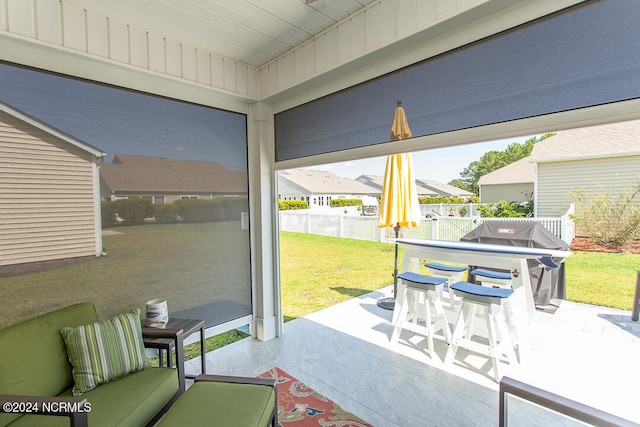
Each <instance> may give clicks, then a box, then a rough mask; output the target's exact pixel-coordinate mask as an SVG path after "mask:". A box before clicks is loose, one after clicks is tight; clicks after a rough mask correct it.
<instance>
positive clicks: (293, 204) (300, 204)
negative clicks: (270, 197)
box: [278, 200, 309, 211]
mask: <svg viewBox="0 0 640 427" xmlns="http://www.w3.org/2000/svg"><path fill="white" fill-rule="evenodd" d="M297 209H309V203H308V202H305V201H303V200H278V210H281V211H289V210H297Z"/></svg>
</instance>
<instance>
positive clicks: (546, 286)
mask: <svg viewBox="0 0 640 427" xmlns="http://www.w3.org/2000/svg"><path fill="white" fill-rule="evenodd" d="M460 241H463V242H477V243H493V244H499V245H509V246H525V247H530V248H540V249H557V250H562V251H566V250H567V249H568V248H569V245H568V244H567V243H566V242H564V241H563V240H562V239H560V238H559V237H557V236H555V235H554V234H553V233H551V232H550V231H549V230H547V229H546V228H545V227H544V226H543V225H542V224H540V223H539V222H524V221H522V222H520V221H487V222H485V223H483V224H481V225H479V226H478V227H476V228H474V229H473V230H471V231H470V232H469V233H467V234H466V235H464V236H462V237H461V238H460ZM528 265H529V275H530V276H531V289H532V290H533V300H534V302H535V304H536V305H537V306H546V305H549V303H550V301H551V299H552V298H553V299H556V298H557V299H565V296H566V282H565V274H564V263H560V266H559V267H558V268H550V267H548V266H546V265H544V264H541V263H540V261H538V260H535V259H532V260H528ZM476 267H482V266H471V268H470V270H473V269H474V268H476ZM482 268H485V267H482ZM493 270H495V269H493ZM505 271H506V270H505ZM469 281H470V282H472V283H473V282H474V277H473V276H472V275H469Z"/></svg>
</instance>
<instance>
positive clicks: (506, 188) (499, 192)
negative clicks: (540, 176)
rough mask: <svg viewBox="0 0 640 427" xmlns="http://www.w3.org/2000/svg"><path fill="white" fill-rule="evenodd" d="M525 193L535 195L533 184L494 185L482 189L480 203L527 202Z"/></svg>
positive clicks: (484, 186)
mask: <svg viewBox="0 0 640 427" xmlns="http://www.w3.org/2000/svg"><path fill="white" fill-rule="evenodd" d="M525 193H530V194H533V183H531V184H494V185H483V186H481V187H480V203H497V202H499V201H501V200H504V201H507V202H526V201H527V198H526V196H525Z"/></svg>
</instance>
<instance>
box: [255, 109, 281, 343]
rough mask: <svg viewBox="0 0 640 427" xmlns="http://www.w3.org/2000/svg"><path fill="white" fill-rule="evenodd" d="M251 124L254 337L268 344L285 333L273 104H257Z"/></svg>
mask: <svg viewBox="0 0 640 427" xmlns="http://www.w3.org/2000/svg"><path fill="white" fill-rule="evenodd" d="M247 124H248V128H247V133H248V141H249V153H248V154H249V156H248V157H249V210H250V215H251V221H250V222H251V247H252V251H251V255H252V256H251V265H252V283H253V317H254V336H255V337H256V338H257V339H259V340H261V341H267V340H270V339H272V338H275V337H278V336H280V334H281V333H282V316H281V314H280V285H279V259H278V250H277V248H278V226H277V216H276V214H275V213H276V212H277V203H278V201H277V196H276V174H275V169H274V153H275V150H274V132H273V113H272V109H271V105H270V104H266V103H261V102H258V103H255V104H253V105H252V106H251V107H250V109H249V115H248V123H247Z"/></svg>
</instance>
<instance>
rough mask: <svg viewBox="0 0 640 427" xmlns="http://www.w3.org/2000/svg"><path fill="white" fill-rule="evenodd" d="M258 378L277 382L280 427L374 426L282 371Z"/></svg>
mask: <svg viewBox="0 0 640 427" xmlns="http://www.w3.org/2000/svg"><path fill="white" fill-rule="evenodd" d="M259 376H260V377H263V378H277V380H278V381H277V385H276V389H277V392H278V423H279V425H280V427H308V426H314V427H318V426H321V427H373V426H372V425H371V424H368V423H366V422H365V421H363V420H361V419H360V418H358V417H356V416H355V415H353V414H352V413H350V412H347V411H345V410H343V409H342V408H341V407H340V406H338V405H336V404H335V403H334V402H333V401H331V400H329V399H327V398H326V397H324V396H323V395H321V394H320V393H318V392H317V391H315V390H314V389H312V388H310V387H307V386H306V385H305V384H304V383H303V382H301V381H299V380H297V379H296V378H294V377H292V376H291V375H289V374H287V373H286V372H284V371H283V370H282V369H280V368H271V369H269V370H268V371H267V372H265V373H263V374H261V375H259Z"/></svg>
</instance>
